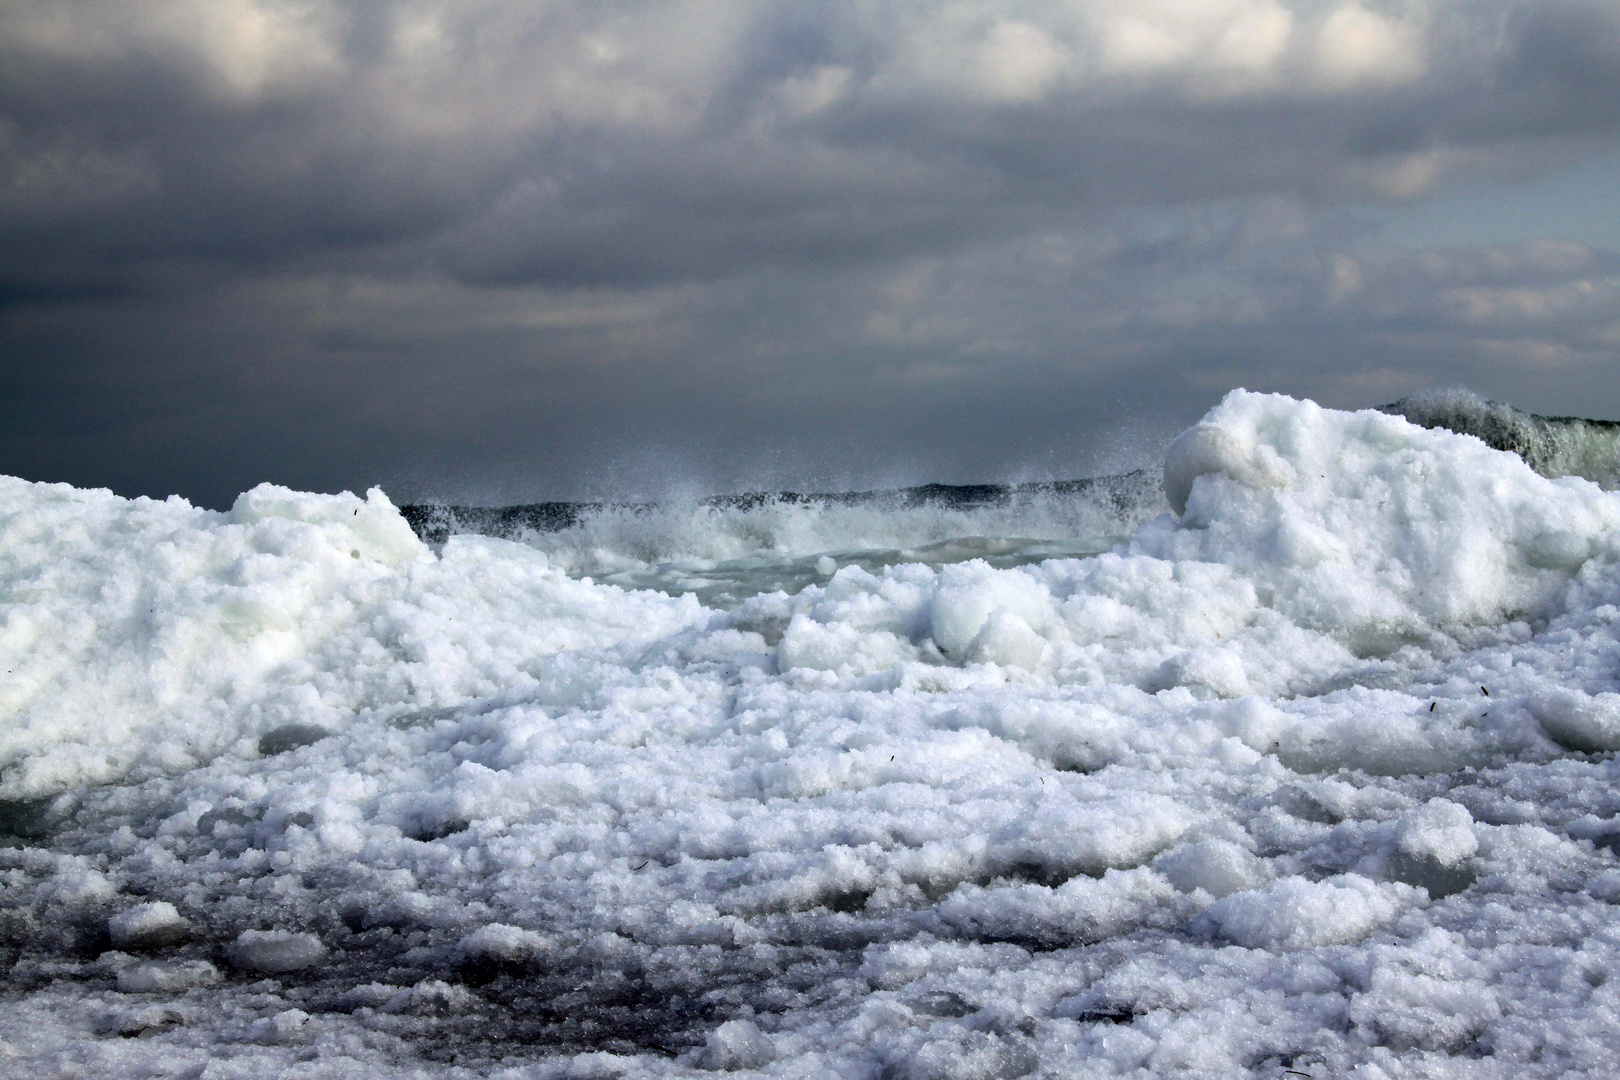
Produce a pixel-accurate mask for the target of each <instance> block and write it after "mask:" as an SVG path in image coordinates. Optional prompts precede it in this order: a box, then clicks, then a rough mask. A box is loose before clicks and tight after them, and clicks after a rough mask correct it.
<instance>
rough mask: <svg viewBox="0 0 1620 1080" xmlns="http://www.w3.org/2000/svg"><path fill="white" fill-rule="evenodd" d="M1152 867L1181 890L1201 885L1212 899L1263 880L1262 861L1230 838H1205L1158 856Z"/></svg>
mask: <svg viewBox="0 0 1620 1080" xmlns="http://www.w3.org/2000/svg"><path fill="white" fill-rule="evenodd" d="M1153 868H1154V869H1155V870H1157V871H1159V873H1161V874H1163V875H1164V876H1165V877H1167V878H1169V879H1170V883H1171V884H1172V885H1174V886H1175V887H1176V888H1178V889H1180V890H1181V891H1182V892H1192V891H1193V890H1194V889H1203V890H1204V891H1205V892H1207V893H1209V894H1210V895H1211V896H1213V897H1215V898H1216V899H1220V898H1222V897H1226V896H1231V895H1232V894H1233V893H1238V892H1243V891H1244V890H1245V889H1253V888H1256V887H1257V886H1260V885H1263V884H1265V882H1266V880H1267V878H1268V877H1269V876H1270V875H1269V874H1268V873H1267V872H1266V865H1265V863H1263V862H1261V861H1260V860H1259V859H1257V858H1256V857H1255V856H1254V854H1253V853H1252V852H1249V851H1246V850H1244V849H1243V848H1241V847H1238V845H1236V844H1234V843H1232V842H1231V841H1230V840H1205V841H1203V842H1202V843H1198V844H1188V845H1187V846H1186V847H1184V848H1179V849H1177V850H1175V851H1172V852H1170V853H1169V854H1167V855H1164V856H1161V857H1160V858H1159V860H1158V861H1157V862H1155V863H1154V864H1153Z"/></svg>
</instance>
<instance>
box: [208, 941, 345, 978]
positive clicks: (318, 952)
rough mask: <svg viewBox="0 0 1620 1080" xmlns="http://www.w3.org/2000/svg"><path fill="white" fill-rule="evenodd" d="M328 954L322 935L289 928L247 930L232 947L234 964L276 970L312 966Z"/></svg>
mask: <svg viewBox="0 0 1620 1080" xmlns="http://www.w3.org/2000/svg"><path fill="white" fill-rule="evenodd" d="M325 957H326V946H325V945H322V944H321V939H320V938H318V937H316V936H315V935H314V934H295V933H291V932H288V931H286V930H244V931H242V932H241V933H240V934H239V935H237V938H236V942H235V943H234V944H233V945H232V946H231V948H230V959H231V963H232V964H234V965H236V966H237V967H239V968H242V969H244V970H247V971H266V972H270V973H272V974H279V973H281V972H286V971H298V970H300V969H301V968H307V967H311V966H313V965H315V964H318V963H320V962H321V960H322V959H324V958H325Z"/></svg>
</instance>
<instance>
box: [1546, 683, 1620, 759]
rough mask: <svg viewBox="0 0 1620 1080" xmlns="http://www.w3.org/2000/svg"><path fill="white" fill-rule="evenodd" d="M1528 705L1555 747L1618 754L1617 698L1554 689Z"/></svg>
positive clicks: (1619, 708)
mask: <svg viewBox="0 0 1620 1080" xmlns="http://www.w3.org/2000/svg"><path fill="white" fill-rule="evenodd" d="M1528 704H1529V706H1530V712H1531V715H1533V716H1534V717H1535V718H1536V720H1537V721H1538V722H1539V723H1540V724H1541V728H1542V730H1543V731H1545V732H1546V733H1547V737H1548V738H1549V739H1551V740H1552V741H1553V742H1555V743H1557V744H1558V745H1560V746H1563V747H1566V748H1568V749H1570V750H1578V751H1580V752H1582V753H1587V754H1596V753H1606V752H1609V751H1613V750H1620V694H1615V693H1608V692H1605V693H1601V694H1592V695H1588V694H1583V693H1581V692H1580V691H1579V690H1567V689H1557V690H1551V691H1547V692H1543V693H1540V694H1536V695H1533V696H1532V697H1531V698H1530V699H1529V701H1528Z"/></svg>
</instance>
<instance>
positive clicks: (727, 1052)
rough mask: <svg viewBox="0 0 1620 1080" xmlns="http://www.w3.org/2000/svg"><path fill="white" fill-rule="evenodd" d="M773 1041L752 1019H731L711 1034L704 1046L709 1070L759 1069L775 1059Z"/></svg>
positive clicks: (703, 1061)
mask: <svg viewBox="0 0 1620 1080" xmlns="http://www.w3.org/2000/svg"><path fill="white" fill-rule="evenodd" d="M771 1057H772V1054H771V1041H770V1039H769V1038H767V1037H766V1035H765V1034H764V1033H763V1032H762V1031H760V1030H759V1027H758V1025H756V1024H755V1023H754V1022H753V1021H752V1020H727V1021H726V1022H725V1023H723V1024H721V1025H720V1026H719V1027H717V1028H715V1029H714V1030H713V1031H711V1032H709V1038H708V1041H707V1043H706V1044H705V1045H704V1047H703V1057H702V1063H703V1067H704V1068H705V1069H715V1070H718V1071H721V1072H735V1071H736V1070H738V1069H757V1068H760V1067H761V1066H763V1065H766V1064H769V1063H770V1060H771Z"/></svg>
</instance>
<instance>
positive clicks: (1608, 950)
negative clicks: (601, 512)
mask: <svg viewBox="0 0 1620 1080" xmlns="http://www.w3.org/2000/svg"><path fill="white" fill-rule="evenodd" d="M1165 487H1166V494H1167V500H1168V501H1170V502H1171V503H1173V504H1174V506H1175V508H1176V511H1177V512H1176V513H1174V514H1166V515H1162V516H1160V517H1158V518H1156V519H1154V520H1151V521H1148V522H1146V523H1145V524H1142V525H1141V526H1140V528H1137V529H1136V530H1135V531H1134V533H1133V534H1132V535H1131V536H1130V537H1129V538H1127V539H1126V540H1124V541H1122V542H1117V543H1114V542H1109V543H1098V544H1095V546H1093V547H1092V548H1091V549H1090V550H1092V551H1093V552H1094V553H1093V554H1091V555H1089V556H1087V557H1061V558H1047V559H1044V560H1040V561H1034V562H1029V563H1027V564H1025V565H1011V564H1001V565H997V564H995V563H994V562H992V561H991V560H990V559H972V558H957V557H955V556H954V555H953V557H952V558H950V559H943V558H942V559H939V560H935V561H933V562H929V561H906V560H897V561H892V562H886V561H881V560H879V561H873V562H869V563H854V564H851V563H848V562H846V561H844V560H843V559H842V557H836V558H835V557H834V556H833V555H831V554H825V553H822V554H815V553H811V552H796V553H794V554H793V555H792V556H791V557H790V561H791V560H797V559H801V558H806V559H811V560H812V561H813V562H816V563H820V562H821V560H822V559H823V558H824V559H825V560H826V564H825V566H824V567H822V568H820V569H818V570H817V571H816V573H817V574H818V575H819V576H818V577H817V579H816V581H815V583H813V584H809V585H807V586H805V587H803V588H796V589H794V590H792V591H789V590H778V591H768V592H764V593H760V594H758V595H754V596H752V597H751V598H748V599H746V600H743V601H741V602H740V603H737V604H736V605H735V606H732V607H729V608H728V609H724V610H722V609H720V608H718V607H705V606H704V605H703V604H701V603H699V602H698V600H697V599H695V598H694V597H692V596H674V595H670V594H668V593H664V592H657V591H651V590H634V589H625V588H621V587H618V586H616V585H611V584H604V583H603V582H600V581H595V580H591V579H588V578H581V577H579V576H571V575H570V574H569V573H566V572H564V569H562V568H560V567H559V566H558V565H557V564H556V563H555V562H554V561H553V560H552V558H551V557H550V556H548V555H547V554H546V553H544V552H541V551H538V550H536V549H535V548H533V547H530V546H526V545H523V544H519V543H513V542H508V541H503V540H499V539H492V538H485V537H477V536H464V535H457V536H450V537H448V539H447V540H445V542H444V543H443V544H431V545H430V544H425V543H422V542H419V541H418V540H417V539H416V538H415V536H414V535H413V534H412V533H411V531H410V529H409V528H408V527H407V526H406V524H405V523H404V521H403V519H402V518H401V517H400V516H399V514H398V513H397V512H396V511H395V510H394V508H393V507H392V505H391V504H390V503H389V502H388V501H387V499H386V498H385V497H384V496H383V495H382V494H381V493H380V492H372V493H370V494H369V495H368V496H367V497H366V498H364V499H362V498H359V497H356V496H353V495H339V496H317V495H303V494H299V493H295V492H289V491H286V490H284V489H279V488H271V487H263V488H259V489H255V491H253V492H249V493H248V494H247V495H244V496H243V497H242V499H241V500H240V501H239V502H238V504H237V506H236V507H235V508H234V509H233V510H232V511H231V512H230V513H227V514H215V513H210V512H207V511H202V510H197V509H194V508H192V507H190V506H189V505H186V504H185V503H183V502H181V501H179V500H170V501H168V502H161V503H160V502H152V501H149V500H133V501H129V500H122V499H118V498H115V497H114V496H112V495H110V494H108V493H105V492H82V491H74V490H73V489H70V488H65V487H61V486H52V485H35V484H27V483H24V482H22V481H14V480H6V481H0V605H3V606H0V661H3V665H0V670H4V671H5V672H6V676H5V681H4V683H0V841H3V842H0V950H3V952H0V956H3V957H4V958H5V959H6V961H7V965H8V966H6V967H4V968H3V969H0V970H3V971H4V972H5V974H4V975H3V976H0V981H3V983H4V987H5V989H6V992H7V993H8V995H9V996H8V1002H9V1003H10V1004H9V1006H8V1009H7V1010H5V1011H4V1012H0V1043H3V1045H0V1053H9V1055H10V1056H8V1057H5V1058H4V1060H6V1061H7V1062H8V1063H10V1066H11V1067H12V1070H11V1071H13V1072H17V1073H18V1074H19V1075H24V1074H27V1075H32V1074H36V1073H37V1074H39V1075H56V1074H63V1075H66V1074H74V1075H77V1074H80V1073H88V1072H94V1073H95V1074H96V1075H103V1076H109V1077H131V1078H133V1077H137V1076H151V1075H192V1074H196V1075H201V1074H202V1073H203V1072H205V1071H206V1072H208V1073H209V1074H210V1075H212V1074H213V1073H214V1072H220V1073H221V1074H222V1075H242V1076H271V1075H277V1076H279V1075H317V1074H320V1075H365V1076H382V1077H387V1076H422V1075H424V1074H425V1075H443V1076H462V1075H496V1076H502V1077H510V1078H512V1080H516V1078H517V1077H524V1078H539V1077H566V1076H597V1075H600V1076H610V1075H611V1076H689V1075H696V1074H697V1073H698V1072H700V1071H709V1072H715V1071H720V1070H724V1071H728V1072H731V1073H734V1074H738V1075H753V1076H782V1077H786V1076H824V1075H840V1076H843V1075H850V1076H894V1077H919V1078H920V1077H946V1076H1024V1075H1029V1076H1096V1077H1107V1076H1133V1075H1146V1074H1152V1075H1201V1076H1202V1075H1212V1076H1249V1077H1255V1078H1267V1077H1273V1076H1278V1075H1283V1074H1284V1073H1286V1072H1288V1071H1290V1070H1291V1071H1294V1072H1305V1073H1308V1074H1310V1075H1366V1076H1373V1075H1380V1074H1384V1075H1408V1074H1410V1075H1419V1074H1422V1075H1458V1076H1470V1075H1513V1076H1547V1077H1552V1076H1567V1075H1581V1074H1583V1072H1584V1073H1585V1074H1587V1075H1593V1076H1598V1075H1606V1074H1607V1072H1608V1071H1612V1062H1613V1061H1614V1060H1615V1057H1616V1055H1617V1054H1620V1037H1617V1036H1616V1034H1615V1033H1616V1032H1617V1031H1620V999H1617V998H1616V995H1615V994H1614V993H1613V987H1614V986H1615V985H1616V984H1615V983H1614V980H1613V979H1612V973H1613V971H1614V970H1615V969H1616V968H1617V966H1620V929H1617V927H1620V921H1617V917H1616V914H1615V912H1616V910H1617V909H1616V908H1615V907H1614V906H1613V905H1614V904H1615V902H1616V901H1617V900H1620V864H1617V862H1616V858H1617V857H1616V852H1617V851H1620V766H1617V764H1616V762H1615V759H1614V757H1613V753H1614V750H1615V748H1616V747H1617V746H1620V734H1617V732H1620V719H1617V717H1620V707H1617V705H1616V702H1620V676H1617V674H1616V673H1617V672H1620V644H1617V641H1616V637H1615V633H1614V624H1615V620H1616V618H1620V562H1617V559H1616V553H1617V551H1616V538H1617V530H1616V528H1615V526H1616V524H1617V522H1620V497H1617V496H1614V495H1610V494H1607V493H1605V492H1603V491H1601V490H1599V489H1598V488H1597V487H1596V486H1595V485H1593V484H1590V483H1588V482H1586V481H1583V480H1578V479H1562V480H1549V479H1546V478H1544V477H1542V476H1539V475H1537V474H1536V473H1535V472H1534V471H1532V470H1531V469H1530V468H1529V467H1528V466H1526V465H1525V463H1524V462H1523V461H1521V460H1520V459H1519V458H1517V457H1515V456H1513V455H1511V454H1507V453H1503V452H1500V451H1497V450H1492V449H1490V448H1489V447H1487V446H1485V445H1484V444H1482V443H1481V442H1479V441H1478V440H1477V439H1474V438H1472V437H1469V436H1465V435H1457V434H1453V433H1449V432H1445V431H1437V430H1427V429H1424V428H1421V427H1418V426H1415V425H1413V424H1409V423H1407V422H1406V421H1404V420H1402V419H1401V418H1399V417H1393V416H1389V415H1385V414H1382V413H1376V412H1363V413H1341V412H1333V411H1330V410H1324V409H1321V408H1318V407H1317V406H1315V405H1313V404H1311V403H1309V402H1299V401H1293V400H1290V399H1287V398H1280V397H1274V396H1266V395H1257V394H1248V393H1244V392H1241V391H1238V392H1234V393H1233V394H1231V395H1229V396H1228V397H1227V398H1226V399H1225V400H1224V401H1223V402H1222V403H1221V404H1220V405H1219V406H1217V407H1216V408H1215V409H1213V410H1212V411H1211V412H1210V413H1209V414H1208V416H1206V417H1205V418H1204V420H1203V421H1202V422H1201V423H1200V424H1199V425H1198V426H1197V427H1195V428H1194V429H1192V431H1190V432H1189V433H1188V434H1186V435H1184V436H1183V437H1182V438H1181V439H1179V440H1178V441H1177V443H1176V444H1175V445H1174V446H1173V447H1172V448H1171V450H1170V452H1169V453H1168V454H1167V458H1166V467H1165ZM862 512H863V513H865V512H866V511H865V510H863V511H862ZM643 524H646V523H645V522H643ZM825 524H826V521H825V520H824V521H823V522H822V525H825ZM863 528H864V526H863ZM745 531H746V530H742V529H740V528H739V529H734V530H732V531H731V533H729V534H728V535H729V536H730V537H731V538H732V539H735V538H736V537H739V536H741V535H743V532H745ZM863 535H865V534H863ZM778 539H780V537H779V536H777V537H776V539H770V540H769V543H771V544H774V543H776V542H777V540H778ZM981 539H982V538H981ZM1095 539H1096V538H1090V540H1087V538H1080V539H1079V541H1077V542H1076V543H1075V545H1074V546H1073V549H1071V553H1072V550H1078V549H1081V548H1084V546H1085V543H1089V542H1091V541H1095ZM1081 541H1084V542H1081ZM729 542H731V541H729V540H728V543H729ZM816 542H817V543H820V542H821V541H820V540H817V541H816ZM762 544H763V542H762ZM767 546H768V545H767ZM961 550H966V549H965V547H964V548H962V549H961ZM961 550H958V551H957V552H956V553H957V554H960V553H961ZM745 554H746V553H745ZM778 554H779V553H778ZM747 557H748V558H757V559H759V560H760V561H761V564H762V565H763V564H765V563H768V562H769V561H770V559H771V558H775V557H777V556H776V555H773V554H772V553H771V551H769V550H766V547H765V546H762V547H761V548H760V549H759V550H757V551H755V552H754V553H753V554H751V555H747ZM795 565H796V564H795Z"/></svg>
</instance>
